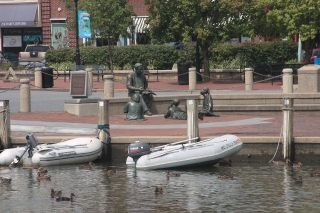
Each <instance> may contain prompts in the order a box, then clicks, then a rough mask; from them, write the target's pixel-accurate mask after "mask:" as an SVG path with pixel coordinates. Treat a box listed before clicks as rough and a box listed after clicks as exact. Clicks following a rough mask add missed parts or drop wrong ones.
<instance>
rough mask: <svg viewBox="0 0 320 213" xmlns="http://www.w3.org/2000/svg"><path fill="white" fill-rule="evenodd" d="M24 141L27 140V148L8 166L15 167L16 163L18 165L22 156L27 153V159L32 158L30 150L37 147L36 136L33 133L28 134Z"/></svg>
mask: <svg viewBox="0 0 320 213" xmlns="http://www.w3.org/2000/svg"><path fill="white" fill-rule="evenodd" d="M26 140H27V147H26V149H25V150H24V152H23V153H22V154H21V155H20V156H16V157H15V158H14V159H13V161H12V162H11V164H10V165H15V164H17V163H19V161H20V160H21V158H22V156H23V155H24V154H25V153H26V152H27V151H28V158H31V157H32V150H33V148H36V146H38V144H39V143H38V139H37V138H36V136H35V135H34V134H33V133H29V134H27V136H26Z"/></svg>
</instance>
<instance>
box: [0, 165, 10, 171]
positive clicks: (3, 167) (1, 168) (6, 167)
mask: <svg viewBox="0 0 320 213" xmlns="http://www.w3.org/2000/svg"><path fill="white" fill-rule="evenodd" d="M4 169H11V167H10V166H0V170H4Z"/></svg>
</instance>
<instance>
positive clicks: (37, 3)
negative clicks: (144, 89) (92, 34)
mask: <svg viewBox="0 0 320 213" xmlns="http://www.w3.org/2000/svg"><path fill="white" fill-rule="evenodd" d="M71 2H73V1H71ZM129 4H132V5H133V10H134V12H135V13H136V14H137V16H134V17H132V19H133V22H132V23H133V25H134V26H135V32H133V33H132V35H133V39H132V38H120V41H119V42H118V45H129V44H132V43H133V44H148V43H151V40H150V38H149V37H148V36H147V35H146V33H145V31H144V28H145V27H147V26H146V25H145V23H144V21H145V20H146V18H147V7H146V5H145V4H144V0H129ZM74 10H75V7H74V5H73V4H72V5H71V7H70V8H66V6H65V3H63V2H61V1H60V0H20V1H19V0H5V1H3V0H0V51H2V52H3V53H6V52H12V53H15V54H18V53H19V52H20V51H23V50H24V49H25V47H26V45H27V44H33V43H34V40H35V39H36V38H37V39H39V40H40V44H48V45H52V46H53V47H54V48H55V49H56V48H63V47H75V46H76V36H75V32H74V30H69V29H67V24H66V23H67V21H69V22H70V21H74V19H75V17H73V16H74ZM84 41H85V40H84V39H79V44H82V43H83V42H84Z"/></svg>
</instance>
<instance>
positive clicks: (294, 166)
mask: <svg viewBox="0 0 320 213" xmlns="http://www.w3.org/2000/svg"><path fill="white" fill-rule="evenodd" d="M292 166H293V168H299V169H300V168H302V163H301V162H300V161H299V162H298V163H294V164H293V165H292Z"/></svg>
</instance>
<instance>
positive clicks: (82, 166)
mask: <svg viewBox="0 0 320 213" xmlns="http://www.w3.org/2000/svg"><path fill="white" fill-rule="evenodd" d="M92 165H94V163H92V162H89V164H88V165H81V166H79V169H89V170H91V169H92V168H93V166H92Z"/></svg>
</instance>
